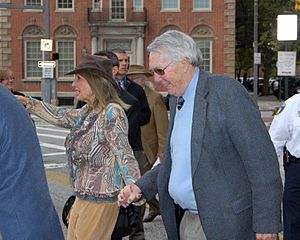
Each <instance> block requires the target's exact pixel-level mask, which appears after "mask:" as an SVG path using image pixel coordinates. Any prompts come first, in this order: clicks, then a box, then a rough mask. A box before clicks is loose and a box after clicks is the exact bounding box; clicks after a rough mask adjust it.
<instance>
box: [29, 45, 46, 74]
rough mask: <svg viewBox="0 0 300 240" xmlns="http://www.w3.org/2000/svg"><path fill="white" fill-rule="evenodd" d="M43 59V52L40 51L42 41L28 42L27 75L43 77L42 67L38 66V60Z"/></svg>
mask: <svg viewBox="0 0 300 240" xmlns="http://www.w3.org/2000/svg"><path fill="white" fill-rule="evenodd" d="M41 60H42V52H41V51H40V42H39V41H35V42H34V41H31V42H29V41H28V42H26V56H25V61H26V77H27V78H30V77H39V78H40V77H42V68H39V67H38V61H41Z"/></svg>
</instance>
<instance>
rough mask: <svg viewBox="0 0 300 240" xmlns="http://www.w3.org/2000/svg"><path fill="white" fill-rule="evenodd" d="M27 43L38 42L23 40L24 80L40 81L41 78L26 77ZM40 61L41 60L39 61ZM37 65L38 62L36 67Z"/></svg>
mask: <svg viewBox="0 0 300 240" xmlns="http://www.w3.org/2000/svg"><path fill="white" fill-rule="evenodd" d="M27 42H38V40H36V39H30V40H24V58H25V61H24V70H25V71H24V78H25V79H24V80H27V81H28V80H34V81H37V80H41V77H42V76H40V77H28V76H27V57H26V56H27ZM40 60H42V59H40ZM37 65H38V61H37V62H36V66H37Z"/></svg>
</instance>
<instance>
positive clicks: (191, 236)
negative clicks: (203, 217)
mask: <svg viewBox="0 0 300 240" xmlns="http://www.w3.org/2000/svg"><path fill="white" fill-rule="evenodd" d="M179 233H180V240H206V237H205V234H204V232H203V228H202V225H201V222H200V218H199V216H198V214H194V213H191V212H189V211H185V213H184V215H183V218H182V220H181V223H180V230H179Z"/></svg>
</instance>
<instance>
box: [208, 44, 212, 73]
mask: <svg viewBox="0 0 300 240" xmlns="http://www.w3.org/2000/svg"><path fill="white" fill-rule="evenodd" d="M208 40H209V42H210V43H209V45H210V46H209V48H210V53H209V54H210V67H209V68H210V72H211V73H212V72H213V64H212V63H213V50H212V48H213V40H212V39H208Z"/></svg>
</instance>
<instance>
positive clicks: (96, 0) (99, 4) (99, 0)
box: [94, 0, 102, 9]
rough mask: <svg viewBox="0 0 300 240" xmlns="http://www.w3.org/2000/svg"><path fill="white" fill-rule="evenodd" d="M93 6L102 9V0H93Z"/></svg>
mask: <svg viewBox="0 0 300 240" xmlns="http://www.w3.org/2000/svg"><path fill="white" fill-rule="evenodd" d="M94 8H97V9H102V0H94Z"/></svg>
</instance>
